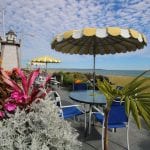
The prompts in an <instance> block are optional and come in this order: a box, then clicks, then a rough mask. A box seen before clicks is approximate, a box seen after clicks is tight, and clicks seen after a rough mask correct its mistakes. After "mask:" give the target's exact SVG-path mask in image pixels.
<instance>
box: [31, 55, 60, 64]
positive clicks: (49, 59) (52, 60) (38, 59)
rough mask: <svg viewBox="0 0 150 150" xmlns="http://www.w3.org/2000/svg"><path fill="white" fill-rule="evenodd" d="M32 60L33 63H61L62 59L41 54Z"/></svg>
mask: <svg viewBox="0 0 150 150" xmlns="http://www.w3.org/2000/svg"><path fill="white" fill-rule="evenodd" d="M32 62H33V63H60V62H61V61H60V60H59V59H56V58H53V57H51V56H41V57H36V58H34V59H32Z"/></svg>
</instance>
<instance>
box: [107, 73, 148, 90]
mask: <svg viewBox="0 0 150 150" xmlns="http://www.w3.org/2000/svg"><path fill="white" fill-rule="evenodd" d="M108 78H109V80H110V81H111V82H112V83H113V84H114V85H120V86H125V85H126V84H127V83H129V82H131V81H132V80H133V79H134V78H135V77H130V76H112V75H109V76H108ZM148 79H149V80H148V81H147V82H146V83H145V84H143V86H145V85H149V86H150V77H149V78H148ZM145 92H147V93H150V88H149V89H147V90H146V91H145Z"/></svg>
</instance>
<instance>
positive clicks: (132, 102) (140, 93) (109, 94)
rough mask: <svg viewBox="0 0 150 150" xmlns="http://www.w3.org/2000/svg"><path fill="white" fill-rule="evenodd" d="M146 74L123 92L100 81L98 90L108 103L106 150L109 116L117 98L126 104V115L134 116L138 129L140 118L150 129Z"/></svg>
mask: <svg viewBox="0 0 150 150" xmlns="http://www.w3.org/2000/svg"><path fill="white" fill-rule="evenodd" d="M146 72H148V71H146ZM146 72H144V73H142V74H141V75H139V76H138V77H136V78H135V79H134V80H133V81H131V82H130V83H128V84H127V85H125V86H124V88H123V89H121V90H119V89H116V88H113V87H112V85H111V84H110V83H109V82H108V81H106V80H104V81H100V80H98V89H99V90H100V91H101V92H103V94H104V95H105V97H106V101H107V102H106V106H105V108H104V117H105V119H104V127H105V130H104V143H103V145H104V150H108V116H109V112H110V108H111V104H112V102H113V101H114V99H115V98H117V97H120V102H122V101H124V102H125V110H126V114H127V116H128V117H129V115H130V114H132V116H133V118H134V120H135V122H136V124H137V126H138V128H141V122H140V117H142V118H143V119H144V121H145V123H146V124H147V125H148V127H150V93H147V92H145V90H146V89H149V88H150V85H144V83H146V82H147V81H148V80H150V79H149V78H141V77H142V75H144V74H145V73H146ZM143 85H144V86H143Z"/></svg>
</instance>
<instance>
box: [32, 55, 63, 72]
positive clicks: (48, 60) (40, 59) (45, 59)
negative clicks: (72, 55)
mask: <svg viewBox="0 0 150 150" xmlns="http://www.w3.org/2000/svg"><path fill="white" fill-rule="evenodd" d="M31 62H32V63H33V64H34V63H38V64H41V63H44V64H46V71H47V64H48V63H60V62H61V61H60V60H59V59H56V58H53V57H51V56H41V57H36V58H34V59H32V60H31Z"/></svg>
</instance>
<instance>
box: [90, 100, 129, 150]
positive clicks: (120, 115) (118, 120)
mask: <svg viewBox="0 0 150 150" xmlns="http://www.w3.org/2000/svg"><path fill="white" fill-rule="evenodd" d="M93 109H95V110H96V111H97V112H92V114H93V115H94V116H95V118H96V120H97V121H98V122H100V123H101V124H102V149H103V148H104V145H103V140H104V113H103V112H102V111H100V110H99V109H98V108H97V107H95V106H94V107H93ZM108 128H109V129H117V128H126V129H127V147H128V150H129V123H128V117H127V115H126V113H125V106H124V102H122V103H120V101H114V102H113V103H112V106H111V109H110V112H109V117H108Z"/></svg>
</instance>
